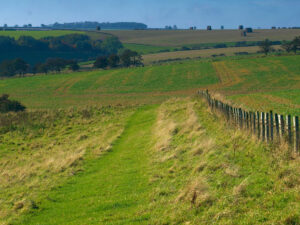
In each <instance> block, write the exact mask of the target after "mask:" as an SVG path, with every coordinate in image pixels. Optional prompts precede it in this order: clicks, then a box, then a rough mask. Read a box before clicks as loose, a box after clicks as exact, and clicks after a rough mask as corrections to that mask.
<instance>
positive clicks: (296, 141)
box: [294, 116, 299, 152]
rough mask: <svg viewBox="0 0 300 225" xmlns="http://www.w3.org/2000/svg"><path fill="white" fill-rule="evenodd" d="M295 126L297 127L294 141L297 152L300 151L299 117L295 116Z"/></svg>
mask: <svg viewBox="0 0 300 225" xmlns="http://www.w3.org/2000/svg"><path fill="white" fill-rule="evenodd" d="M294 127H295V139H294V140H295V141H294V149H295V152H298V151H299V117H298V116H295V117H294Z"/></svg>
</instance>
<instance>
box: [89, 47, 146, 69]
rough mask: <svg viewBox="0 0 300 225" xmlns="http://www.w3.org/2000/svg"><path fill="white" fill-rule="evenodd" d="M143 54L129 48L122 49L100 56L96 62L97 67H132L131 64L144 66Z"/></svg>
mask: <svg viewBox="0 0 300 225" xmlns="http://www.w3.org/2000/svg"><path fill="white" fill-rule="evenodd" d="M143 65H144V64H143V59H142V56H141V55H140V54H139V53H138V52H136V51H131V50H129V49H125V50H123V51H121V52H120V53H119V54H111V55H109V56H99V57H98V58H97V59H96V61H95V63H94V67H95V68H102V69H105V68H108V67H110V68H116V67H121V66H123V67H130V66H143Z"/></svg>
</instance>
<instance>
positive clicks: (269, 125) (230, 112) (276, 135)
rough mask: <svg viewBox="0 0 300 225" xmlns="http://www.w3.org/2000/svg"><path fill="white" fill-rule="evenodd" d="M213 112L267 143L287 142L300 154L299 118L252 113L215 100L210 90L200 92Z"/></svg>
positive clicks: (268, 113)
mask: <svg viewBox="0 0 300 225" xmlns="http://www.w3.org/2000/svg"><path fill="white" fill-rule="evenodd" d="M198 94H199V95H200V96H201V97H203V98H204V99H205V100H206V101H207V103H208V105H209V107H210V108H211V110H212V111H213V112H217V111H218V112H220V113H221V114H223V115H224V117H225V118H226V120H227V122H229V123H231V124H233V125H234V126H235V127H237V128H240V129H246V130H248V131H249V132H251V133H253V134H254V135H255V136H257V138H258V139H260V140H262V141H263V142H267V143H280V142H283V141H285V142H287V143H288V145H289V146H290V147H291V148H293V149H294V151H296V152H298V153H299V150H300V147H299V146H300V143H299V117H298V116H291V115H286V116H284V115H280V114H278V113H273V111H270V112H258V111H256V112H251V111H246V110H244V109H242V108H236V107H233V106H231V105H229V104H226V103H223V102H222V101H219V100H217V99H215V98H213V97H212V96H211V95H210V94H209V92H208V90H206V91H199V92H198Z"/></svg>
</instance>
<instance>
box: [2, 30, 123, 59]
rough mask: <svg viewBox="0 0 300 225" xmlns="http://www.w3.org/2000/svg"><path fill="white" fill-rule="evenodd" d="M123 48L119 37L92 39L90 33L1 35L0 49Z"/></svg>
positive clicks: (113, 50)
mask: <svg viewBox="0 0 300 225" xmlns="http://www.w3.org/2000/svg"><path fill="white" fill-rule="evenodd" d="M121 48H123V45H122V43H121V42H120V41H119V39H118V38H117V37H108V38H107V39H105V40H103V41H102V40H91V38H90V37H89V36H88V35H84V34H68V35H63V36H59V37H43V38H41V39H35V38H33V37H31V36H20V37H19V38H18V39H17V40H16V39H15V38H13V37H8V36H0V51H1V52H2V53H5V52H8V51H9V52H32V51H60V52H61V51H63V52H69V51H85V52H91V51H94V52H97V53H101V54H112V53H117V52H118V50H119V49H121Z"/></svg>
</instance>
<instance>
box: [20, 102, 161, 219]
mask: <svg viewBox="0 0 300 225" xmlns="http://www.w3.org/2000/svg"><path fill="white" fill-rule="evenodd" d="M155 118H156V109H155V107H147V108H143V109H139V110H137V112H136V113H135V114H134V115H133V116H132V117H131V119H130V120H129V121H128V124H127V126H126V128H125V131H124V132H123V134H122V136H121V137H120V138H119V139H118V140H117V141H116V143H115V144H114V146H113V147H112V150H111V151H109V152H108V153H105V155H103V156H102V157H100V158H99V159H97V160H94V161H90V162H87V164H86V166H85V168H84V172H83V173H81V174H80V175H77V176H74V177H73V178H72V179H71V180H70V181H69V182H68V183H67V184H65V185H63V186H62V187H60V188H58V189H56V190H53V191H52V192H50V193H49V194H48V195H47V196H46V199H47V200H45V201H43V202H42V203H41V205H39V209H36V210H35V211H34V212H32V213H31V214H29V215H27V217H26V218H24V220H23V221H22V224H31V225H33V224H43V225H45V224H76V225H77V224H141V223H142V221H145V222H146V221H147V220H148V218H149V214H148V213H147V211H145V210H143V209H144V206H147V204H148V203H149V202H148V198H147V196H148V194H149V191H150V188H149V185H148V177H147V173H146V172H145V170H146V169H147V165H148V164H147V157H149V156H147V149H149V148H150V145H151V127H152V125H153V123H154V121H155Z"/></svg>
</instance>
